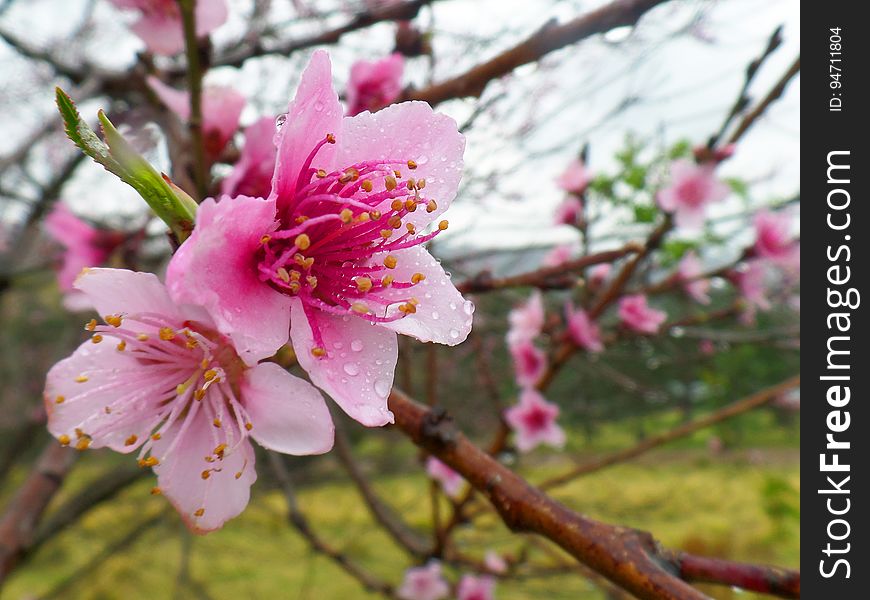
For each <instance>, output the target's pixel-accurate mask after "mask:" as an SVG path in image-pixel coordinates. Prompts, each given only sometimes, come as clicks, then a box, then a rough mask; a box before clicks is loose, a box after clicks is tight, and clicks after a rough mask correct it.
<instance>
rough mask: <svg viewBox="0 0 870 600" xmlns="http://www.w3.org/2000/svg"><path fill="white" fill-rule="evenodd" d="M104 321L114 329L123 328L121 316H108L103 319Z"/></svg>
mask: <svg viewBox="0 0 870 600" xmlns="http://www.w3.org/2000/svg"><path fill="white" fill-rule="evenodd" d="M103 320H104V321H105V322H106V323H108V324H109V325H111V326H112V327H120V326H121V316H120V315H106V316H105V317H103Z"/></svg>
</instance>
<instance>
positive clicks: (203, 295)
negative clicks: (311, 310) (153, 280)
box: [166, 196, 291, 365]
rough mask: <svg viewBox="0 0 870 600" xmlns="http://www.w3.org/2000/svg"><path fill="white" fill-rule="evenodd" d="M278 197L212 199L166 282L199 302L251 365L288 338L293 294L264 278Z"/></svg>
mask: <svg viewBox="0 0 870 600" xmlns="http://www.w3.org/2000/svg"><path fill="white" fill-rule="evenodd" d="M274 215H275V203H274V202H271V201H267V200H263V199H260V198H249V197H247V196H239V197H237V198H229V197H228V196H224V197H223V199H222V200H221V201H220V202H215V201H214V200H213V199H212V198H208V199H206V200H205V201H204V202H203V203H202V204H200V206H199V210H198V211H197V214H196V228H195V229H194V231H193V234H192V235H191V236H190V238H188V240H187V241H186V242H184V243H183V244H182V245H181V248H179V249H178V251H177V252H176V253H175V256H173V257H172V260H171V261H170V262H169V267H168V268H167V271H166V287H167V288H168V289H169V293H170V295H171V296H172V298H173V299H174V300H175V301H176V302H184V303H188V304H198V305H201V306H203V307H205V309H206V310H207V311H208V312H209V314H210V315H211V317H212V319H214V322H215V324H216V326H217V328H218V331H220V332H221V333H223V334H224V335H226V336H228V337H230V338H231V339H232V340H233V343H234V345H235V347H236V351H237V352H238V353H239V356H240V357H241V358H242V359H243V360H244V361H245V362H246V363H248V364H249V365H253V364H256V363H257V362H258V361H260V360H262V359H264V358H268V357H269V356H272V355H273V354H274V353H275V352H276V351H277V350H278V349H279V348H280V347H281V346H283V345H284V344H285V343H286V342H287V338H288V332H289V326H290V302H291V300H290V298H289V297H287V296H284V295H282V294H279V293H278V292H276V291H274V290H273V289H272V288H270V287H269V286H268V285H266V284H264V283H263V282H261V281H260V279H259V277H258V276H257V272H256V266H255V262H254V258H255V255H256V253H257V250H258V249H259V247H260V239H261V238H262V237H263V235H265V234H268V233H269V232H271V231H272V230H274V228H275V225H276V224H275V221H274Z"/></svg>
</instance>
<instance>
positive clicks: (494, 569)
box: [483, 550, 508, 575]
mask: <svg viewBox="0 0 870 600" xmlns="http://www.w3.org/2000/svg"><path fill="white" fill-rule="evenodd" d="M483 564H484V565H485V566H486V568H487V569H489V571H490V573H495V574H497V575H502V574H504V573H507V570H508V564H507V561H505V559H504V558H503V557H502V555H501V554H499V553H498V552H496V551H495V550H487V551H486V554H485V555H484V557H483Z"/></svg>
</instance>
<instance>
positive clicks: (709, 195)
mask: <svg viewBox="0 0 870 600" xmlns="http://www.w3.org/2000/svg"><path fill="white" fill-rule="evenodd" d="M715 168H716V167H715V165H714V164H703V165H698V164H695V163H693V162H691V161H688V160H684V159H681V160H677V161H674V162H673V163H672V164H671V172H670V178H671V181H670V185H668V186H667V187H665V188H663V189H662V190H661V191H659V193H658V196H657V200H658V204H659V206H660V207H661V208H662V210H665V211H668V212H671V213H674V219H675V221H676V224H677V226H678V227H684V228H686V229H698V228H700V227H701V225H703V223H704V215H705V211H706V207H707V205H708V204H711V203H713V202H719V201H721V200H724V199H725V197H726V196H728V193H729V188H728V186H727V185H726V184H725V183H723V182H721V181H719V179H717V178H716V173H715Z"/></svg>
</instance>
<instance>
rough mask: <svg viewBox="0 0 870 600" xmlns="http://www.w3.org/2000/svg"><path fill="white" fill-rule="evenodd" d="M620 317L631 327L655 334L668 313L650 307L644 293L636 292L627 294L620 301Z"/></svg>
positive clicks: (624, 323)
mask: <svg viewBox="0 0 870 600" xmlns="http://www.w3.org/2000/svg"><path fill="white" fill-rule="evenodd" d="M619 318H620V319H621V320H622V323H623V325H625V326H626V327H628V328H629V329H632V330H634V331H637V332H639V333H649V334H653V333H656V332H657V331H658V330H659V327H660V326H661V324H662V323H664V322H665V319H667V318H668V315H667V314H666V313H665V312H664V311H661V310H656V309H654V308H650V307H649V306H648V305H647V302H646V296H644V295H643V294H635V295H633V296H625V297H623V298H622V299H621V300H620V301H619Z"/></svg>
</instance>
